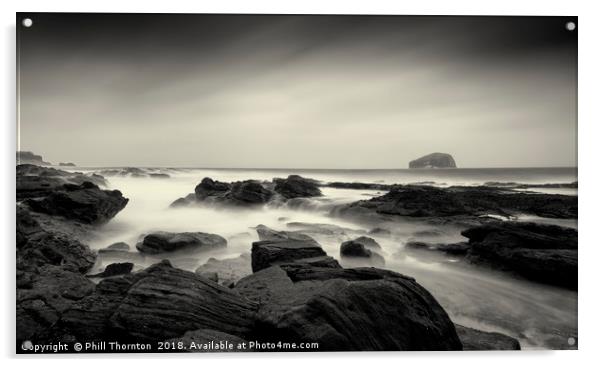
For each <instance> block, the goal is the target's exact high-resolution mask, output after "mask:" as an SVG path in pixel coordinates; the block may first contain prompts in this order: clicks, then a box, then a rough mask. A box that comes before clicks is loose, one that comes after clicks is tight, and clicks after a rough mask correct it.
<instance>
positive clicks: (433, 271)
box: [78, 168, 577, 348]
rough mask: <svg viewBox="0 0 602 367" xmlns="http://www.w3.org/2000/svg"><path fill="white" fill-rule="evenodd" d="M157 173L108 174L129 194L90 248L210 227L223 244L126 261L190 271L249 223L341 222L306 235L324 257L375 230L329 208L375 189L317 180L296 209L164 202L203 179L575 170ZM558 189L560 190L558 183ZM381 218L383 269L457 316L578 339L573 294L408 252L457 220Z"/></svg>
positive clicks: (519, 177) (524, 332)
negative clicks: (165, 262) (316, 188)
mask: <svg viewBox="0 0 602 367" xmlns="http://www.w3.org/2000/svg"><path fill="white" fill-rule="evenodd" d="M78 170H81V169H78ZM156 171H157V172H158V171H161V172H165V173H168V174H169V175H170V176H171V178H167V179H158V178H134V177H108V180H109V184H110V187H111V188H115V189H119V190H121V191H122V193H123V194H124V196H125V197H127V198H129V199H130V201H129V203H128V205H127V206H126V208H125V209H124V210H122V211H121V212H120V213H119V214H118V215H117V216H116V217H115V218H114V219H112V220H111V221H110V222H109V223H108V224H106V225H104V226H103V227H102V228H101V229H100V230H99V232H98V233H97V234H96V235H95V236H94V238H93V240H91V241H90V243H89V245H90V246H91V247H92V248H94V249H99V248H104V247H107V246H108V245H110V244H112V243H114V242H118V241H123V242H126V243H128V244H130V246H132V248H134V246H135V244H136V242H137V241H139V239H140V238H141V236H143V235H144V234H146V233H149V232H152V231H157V230H164V231H172V232H186V231H192V232H196V231H201V232H208V233H216V234H219V235H221V236H223V237H224V238H226V239H227V240H228V246H227V248H226V249H223V250H219V251H214V252H210V253H201V254H193V255H192V254H170V255H163V256H158V257H149V256H147V257H145V258H136V259H134V260H133V261H134V262H135V263H136V266H137V268H142V267H145V266H147V265H149V264H151V263H153V262H156V261H158V260H159V259H161V258H169V259H170V260H171V261H172V263H173V264H174V265H175V266H178V267H181V268H183V269H186V270H191V271H194V270H195V269H196V268H197V267H198V266H199V265H201V264H203V263H205V262H206V261H207V259H208V258H210V257H215V258H217V259H224V258H232V257H237V256H239V255H240V254H242V253H248V252H250V249H251V243H252V242H253V241H256V240H257V239H258V237H257V234H256V232H255V230H254V229H253V228H254V227H255V226H257V225H259V224H264V225H267V226H269V227H271V228H274V229H277V230H292V229H294V228H291V227H290V226H289V225H288V223H291V222H305V223H325V224H332V225H337V226H340V227H342V228H343V230H341V231H340V232H338V233H336V234H315V233H314V234H310V235H312V237H314V238H315V239H316V240H317V241H318V242H319V243H320V244H321V245H322V247H323V248H324V250H325V251H326V252H327V253H328V254H329V255H331V256H333V257H335V258H337V259H340V256H339V247H340V244H341V242H343V241H345V240H348V239H352V238H354V237H357V236H358V235H359V233H361V232H362V231H369V230H371V229H373V228H374V224H366V223H361V222H352V221H347V220H344V219H341V218H334V217H331V216H329V214H328V213H329V210H330V208H332V207H333V206H334V205H338V204H342V203H348V202H353V201H356V200H362V199H368V198H370V197H372V196H374V195H380V194H383V193H382V192H377V191H373V190H348V189H333V188H323V189H322V192H323V194H324V196H323V197H321V198H314V199H310V200H307V203H306V205H303V206H299V207H297V208H290V207H286V206H265V207H260V208H253V209H226V208H215V207H203V206H199V207H187V208H169V205H170V203H172V202H173V201H174V200H176V199H177V198H179V197H183V196H185V195H186V194H188V193H191V192H193V191H194V187H195V186H196V185H197V184H198V183H199V182H200V181H201V179H202V178H203V177H211V178H213V179H216V180H220V181H227V182H230V181H237V180H246V179H257V180H270V181H271V180H272V178H274V177H286V176H287V175H289V174H300V175H302V176H304V177H308V178H313V179H317V180H321V181H324V182H333V181H340V182H374V183H387V184H392V183H415V182H425V181H430V184H433V185H437V186H449V185H478V184H483V183H484V182H488V181H496V182H518V183H537V184H542V183H569V182H574V181H576V180H577V177H576V174H577V170H576V169H574V168H536V169H523V168H521V169H476V170H475V169H455V170H341V171H337V170H334V171H333V170H225V169H224V170H221V169H220V170H217V169H209V170H208V169H157V170H156ZM558 191H559V192H562V189H560V190H558ZM567 193H570V192H567ZM572 194H575V193H574V192H573V193H572ZM520 219H522V220H531V221H542V222H545V223H553V224H559V225H566V226H571V227H576V221H567V220H564V221H562V220H561V221H558V220H550V219H543V218H537V217H527V216H525V217H524V218H520ZM379 226H380V227H383V228H387V229H389V230H390V231H391V235H390V236H389V235H387V236H379V235H374V236H372V235H371V237H373V238H375V239H376V240H377V241H378V242H379V243H380V245H381V246H382V255H383V256H384V257H385V259H386V265H385V266H384V267H385V268H388V269H391V270H394V271H398V272H400V273H403V274H406V275H409V276H413V277H415V278H416V279H417V281H418V282H419V283H420V284H421V285H422V286H424V287H425V288H426V289H428V290H429V291H430V292H431V293H432V294H433V295H434V296H435V298H437V300H438V301H439V302H440V303H441V304H442V305H443V307H444V308H445V309H446V311H447V312H448V313H449V314H450V316H451V318H452V319H453V320H454V321H455V322H458V323H460V324H463V325H465V326H472V327H476V328H480V329H483V330H489V331H499V332H503V333H506V334H508V335H512V336H514V337H516V338H518V339H519V340H520V341H521V344H522V346H523V348H570V347H571V346H570V345H568V343H567V340H568V338H569V337H575V338H576V337H577V293H576V292H574V291H568V290H565V289H561V288H557V287H551V286H546V285H541V284H537V283H534V282H530V281H526V280H523V279H517V278H515V277H513V276H511V275H509V274H507V273H503V272H499V271H493V270H488V269H486V268H483V267H477V266H474V265H470V264H465V263H464V262H463V261H459V260H457V259H454V258H450V257H444V256H440V255H437V254H432V253H429V252H425V251H422V252H420V251H416V250H414V251H410V250H409V249H405V247H404V245H405V243H406V242H408V241H409V240H413V239H418V240H422V241H425V242H434V243H451V242H458V241H462V240H465V239H464V238H463V237H462V236H461V235H460V231H461V230H462V229H461V228H458V227H454V226H437V227H433V226H430V225H428V224H426V223H422V222H419V221H416V220H407V221H406V220H403V219H399V220H396V221H391V222H387V223H382V224H381V225H379ZM134 251H135V250H134ZM125 260H126V259H124V261H125ZM127 260H129V261H132V260H131V259H127ZM341 262H342V264H343V265H344V266H355V265H364V266H365V265H370V264H355V263H349V262H348V261H345V260H344V259H343V260H341ZM104 265H106V264H98V266H97V268H96V269H95V270H97V269H98V268H101V267H103V266H104Z"/></svg>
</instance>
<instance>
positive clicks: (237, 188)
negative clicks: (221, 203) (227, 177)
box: [227, 180, 273, 205]
mask: <svg viewBox="0 0 602 367" xmlns="http://www.w3.org/2000/svg"><path fill="white" fill-rule="evenodd" d="M272 196H273V192H272V191H269V190H267V189H265V188H264V187H263V186H262V185H261V184H260V183H259V182H257V181H250V180H249V181H242V182H235V183H233V184H232V187H231V189H230V192H229V193H228V195H227V198H228V201H229V202H231V203H234V204H243V205H244V204H265V203H267V202H268V201H270V199H271V198H272Z"/></svg>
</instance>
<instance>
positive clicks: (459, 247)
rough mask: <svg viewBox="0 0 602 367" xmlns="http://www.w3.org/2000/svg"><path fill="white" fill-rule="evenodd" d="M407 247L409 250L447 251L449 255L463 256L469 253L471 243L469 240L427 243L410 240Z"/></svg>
mask: <svg viewBox="0 0 602 367" xmlns="http://www.w3.org/2000/svg"><path fill="white" fill-rule="evenodd" d="M406 249H409V250H429V251H439V252H443V253H447V254H449V255H455V256H463V255H466V254H467V253H468V250H469V249H470V245H469V244H468V243H467V242H457V243H448V244H446V243H426V242H420V241H410V242H408V243H406Z"/></svg>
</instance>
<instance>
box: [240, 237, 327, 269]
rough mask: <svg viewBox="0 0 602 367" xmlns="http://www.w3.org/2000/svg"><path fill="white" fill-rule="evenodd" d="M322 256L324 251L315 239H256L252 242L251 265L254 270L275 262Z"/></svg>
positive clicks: (324, 253)
mask: <svg viewBox="0 0 602 367" xmlns="http://www.w3.org/2000/svg"><path fill="white" fill-rule="evenodd" d="M322 256H326V252H324V250H322V248H321V247H320V246H319V245H318V244H317V243H316V242H315V241H298V240H275V241H274V240H267V241H258V242H253V248H252V252H251V257H252V262H251V267H252V269H253V272H256V271H259V270H261V269H264V268H267V267H270V266H272V265H275V264H282V263H287V262H293V261H295V260H299V259H305V258H316V257H322Z"/></svg>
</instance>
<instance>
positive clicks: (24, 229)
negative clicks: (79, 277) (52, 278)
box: [17, 206, 96, 273]
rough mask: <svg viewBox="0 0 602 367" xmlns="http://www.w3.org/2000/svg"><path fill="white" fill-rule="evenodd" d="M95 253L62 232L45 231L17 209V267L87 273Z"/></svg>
mask: <svg viewBox="0 0 602 367" xmlns="http://www.w3.org/2000/svg"><path fill="white" fill-rule="evenodd" d="M95 261H96V254H95V253H94V252H92V251H91V250H90V249H89V248H88V246H86V245H84V244H82V243H81V242H80V241H78V240H76V239H75V238H73V237H70V236H68V235H66V234H62V233H58V232H56V233H52V232H48V231H46V230H44V229H42V228H41V227H40V225H39V224H38V222H37V221H36V220H35V219H34V218H33V217H32V216H31V214H30V213H29V212H28V211H27V210H26V209H25V208H23V207H19V206H17V268H18V269H37V268H39V267H41V266H43V265H56V266H60V267H62V268H63V269H65V270H67V271H73V272H81V273H85V272H87V271H88V270H89V269H90V268H92V266H93V265H94V262H95Z"/></svg>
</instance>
